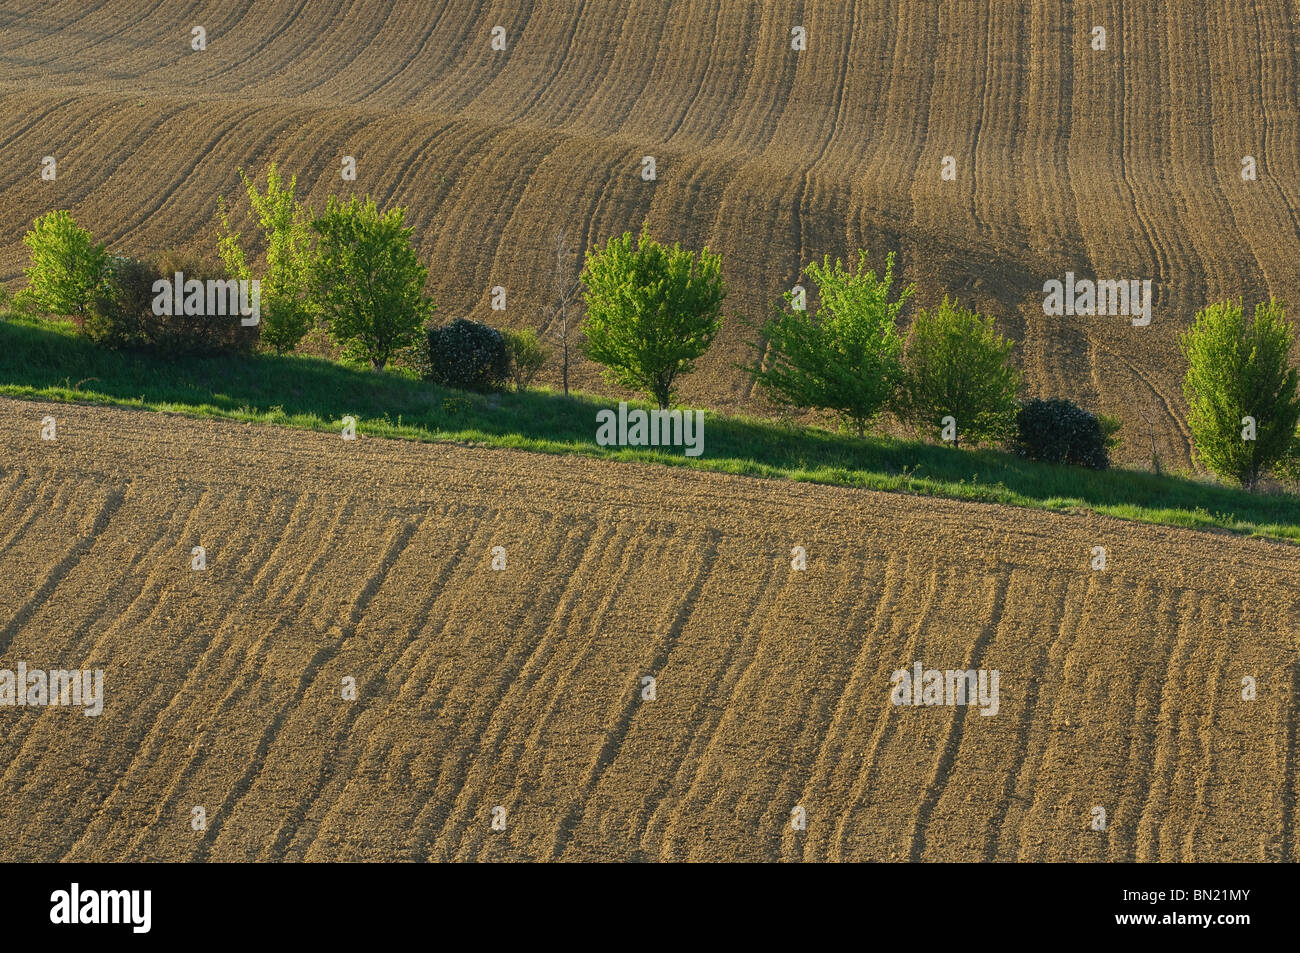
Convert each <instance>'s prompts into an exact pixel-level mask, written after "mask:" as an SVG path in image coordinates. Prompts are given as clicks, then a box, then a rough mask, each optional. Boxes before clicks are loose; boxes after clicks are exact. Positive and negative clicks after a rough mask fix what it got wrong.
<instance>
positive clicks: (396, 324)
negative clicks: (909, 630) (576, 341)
mask: <svg viewBox="0 0 1300 953" xmlns="http://www.w3.org/2000/svg"><path fill="white" fill-rule="evenodd" d="M239 174H240V180H241V182H242V184H243V186H244V191H245V194H246V195H247V197H248V201H249V209H250V211H251V213H252V215H253V216H254V217H255V219H256V223H257V226H258V228H259V230H260V241H261V243H262V251H261V252H260V253H259V254H256V255H254V254H253V253H252V252H251V251H250V250H249V249H246V248H245V246H244V245H243V243H242V241H241V236H240V234H239V233H238V232H236V231H235V230H234V228H233V227H232V225H231V221H230V216H229V213H228V211H227V209H226V204H225V201H224V199H223V200H222V201H221V202H220V213H221V217H220V222H221V224H220V229H219V232H218V242H217V251H218V253H219V256H220V259H221V263H222V266H224V267H221V266H215V265H213V264H211V263H210V262H205V261H203V260H202V259H198V258H195V257H194V256H192V255H179V254H177V253H175V252H168V253H163V254H161V255H157V256H153V257H149V258H144V259H137V258H134V257H131V256H128V255H121V254H110V253H109V252H108V251H107V250H106V249H105V247H104V246H103V245H101V244H99V243H97V242H95V240H94V238H93V236H91V234H90V233H89V232H88V231H87V230H86V229H84V228H82V227H80V226H79V225H77V223H76V222H75V221H74V220H73V218H72V216H71V214H70V213H69V212H68V211H66V210H59V211H54V212H50V213H48V214H46V215H42V216H40V217H39V218H37V219H36V220H35V221H34V222H33V224H32V228H31V230H30V231H28V232H27V234H26V235H25V236H24V238H23V241H24V243H25V244H26V245H27V246H28V248H29V250H30V252H31V263H30V265H29V266H28V267H27V268H26V275H27V279H28V287H27V288H26V289H25V290H24V291H23V292H22V293H21V294H20V295H19V296H18V297H17V298H15V300H14V303H13V306H14V307H15V308H17V307H20V306H27V305H35V306H36V307H38V308H40V309H43V310H44V311H45V312H47V313H51V314H60V315H67V316H70V317H71V318H72V319H73V320H74V321H75V322H76V324H77V326H78V328H79V329H80V330H81V331H82V333H83V334H85V335H86V336H87V337H88V338H90V339H91V340H92V341H94V342H95V343H97V344H100V345H102V346H106V347H112V348H143V349H149V350H152V351H155V352H157V353H159V354H163V355H174V354H192V353H214V352H223V353H249V352H250V351H252V350H253V349H255V348H256V347H257V346H258V344H259V337H260V344H261V346H263V347H266V348H269V349H270V350H274V351H275V352H277V353H286V352H289V351H292V350H294V349H295V347H297V345H298V343H299V342H300V341H301V339H302V337H303V335H304V334H305V333H306V332H307V330H309V329H310V327H311V326H312V325H313V324H316V323H319V324H320V326H321V327H323V328H324V329H325V330H326V331H327V332H328V333H329V334H330V335H331V336H332V337H333V338H334V339H335V340H336V341H337V342H338V343H339V344H340V345H341V347H342V349H343V353H344V355H345V357H347V358H348V359H350V360H356V361H362V362H365V363H368V364H369V365H370V366H371V367H372V368H373V369H374V370H376V371H382V370H383V369H384V368H386V367H387V366H388V365H389V364H390V363H392V362H393V361H394V360H395V359H396V358H398V357H399V356H400V355H403V354H406V353H414V354H415V355H416V358H415V361H416V365H417V370H419V372H420V373H421V376H423V377H425V378H426V379H429V380H431V381H434V382H436V383H439V384H441V385H444V386H450V387H457V388H461V389H476V390H494V389H499V388H502V387H504V386H506V385H507V384H508V383H513V385H514V388H515V390H516V391H522V390H525V389H526V388H527V387H528V386H529V384H530V383H531V382H532V381H533V380H534V378H535V377H536V375H537V374H538V373H539V371H540V369H541V367H542V366H543V365H544V364H545V363H546V361H547V359H548V356H549V349H548V348H547V347H545V346H544V345H543V344H542V343H541V339H540V337H539V336H538V334H537V332H536V331H534V330H530V329H521V330H514V329H511V330H505V331H499V330H497V329H495V328H492V327H490V326H488V325H482V324H478V323H477V322H473V321H467V320H464V319H459V320H457V321H453V322H451V323H450V324H447V325H445V326H443V327H441V328H439V327H433V326H432V325H431V324H430V323H429V322H430V318H431V315H432V313H433V311H434V302H433V300H432V298H430V297H429V296H428V295H427V294H426V293H425V290H424V289H425V286H426V284H427V278H428V273H427V269H426V267H425V266H424V264H423V263H422V262H421V260H420V257H419V255H418V253H417V252H416V250H415V248H414V246H413V244H412V241H411V235H412V229H411V228H410V227H408V226H407V225H406V224H405V210H403V209H401V208H394V209H389V210H387V211H381V210H380V209H379V208H378V207H377V206H376V204H375V203H374V201H373V200H372V199H370V198H369V197H366V198H365V199H364V200H359V199H357V198H356V197H353V198H351V199H350V200H349V201H347V202H343V201H340V200H338V199H337V198H335V197H331V198H330V199H329V200H328V203H327V205H326V208H325V210H324V212H322V213H321V214H319V215H315V214H314V213H313V212H312V211H311V209H310V208H309V207H307V206H304V205H303V204H301V203H300V202H298V201H297V199H296V197H295V191H296V186H297V182H296V179H295V178H292V177H291V178H289V180H288V181H287V182H286V181H285V180H284V179H283V177H282V176H281V175H280V173H279V171H278V169H277V168H276V166H275V165H274V164H272V165H271V166H270V167H269V168H268V170H267V172H266V184H265V188H264V189H261V188H259V187H258V186H257V185H256V184H255V183H254V182H253V181H252V180H251V179H250V178H249V177H248V176H247V175H246V174H245V173H244V172H243V170H240V173H239ZM894 265H895V256H894V254H892V253H891V254H889V255H888V256H887V257H886V260H885V269H884V273H883V274H882V275H877V273H876V272H875V271H874V270H872V269H870V268H868V267H867V262H866V253H865V252H859V255H858V260H857V263H856V265H855V266H854V267H853V268H846V267H845V266H844V264H843V263H842V262H841V261H840V260H839V259H836V260H835V261H834V262H832V261H831V259H830V258H829V256H827V257H825V258H823V260H822V261H821V262H812V263H810V264H809V265H808V266H807V267H806V268H805V269H804V271H803V274H804V275H806V276H807V277H808V278H809V279H810V280H811V281H812V283H813V284H814V285H815V287H816V308H815V310H814V311H812V312H811V313H809V312H808V311H806V310H804V309H802V308H796V307H795V306H794V305H795V296H794V294H793V293H787V294H786V295H785V296H784V298H785V302H784V303H785V307H784V308H783V309H781V310H779V311H778V313H777V314H776V315H775V316H774V317H772V318H771V319H769V320H768V321H767V322H766V323H765V324H764V325H763V326H762V329H761V330H762V340H761V341H760V342H759V343H758V344H757V345H756V347H757V348H758V350H759V355H760V356H759V358H758V359H757V360H756V361H755V362H754V363H753V364H752V365H750V366H748V367H746V368H745V369H746V370H747V371H748V372H749V373H750V374H751V375H752V376H753V377H754V379H755V380H756V381H757V383H758V384H759V386H760V387H761V388H762V389H763V390H764V392H766V393H767V394H768V395H769V396H770V397H771V398H772V399H774V400H775V401H776V402H778V403H782V404H786V405H789V406H792V407H795V408H799V409H802V410H821V411H829V412H831V413H834V414H836V415H838V416H839V417H840V418H841V419H842V420H844V421H845V422H846V423H847V424H848V425H849V426H850V427H851V428H852V429H853V430H854V431H855V432H856V433H857V434H858V435H859V436H863V435H865V433H866V431H867V429H868V428H869V427H871V426H872V425H873V424H874V422H875V421H876V419H877V418H878V417H879V416H880V414H881V413H883V412H884V411H885V410H891V411H892V412H893V414H894V415H895V416H896V417H897V418H898V419H899V420H900V421H902V422H904V423H907V424H910V425H911V426H913V427H915V428H917V429H918V430H920V431H922V432H924V433H927V434H928V435H930V436H931V437H932V438H933V437H938V438H939V439H942V440H945V441H946V442H949V443H951V444H952V445H953V446H954V447H958V446H960V445H963V444H965V445H968V446H969V445H971V444H981V443H984V444H992V445H999V444H1000V445H1002V446H1005V447H1007V448H1008V449H1010V450H1012V451H1014V452H1016V453H1019V454H1021V455H1023V456H1025V457H1027V458H1031V459H1036V460H1043V461H1052V462H1059V463H1067V464H1073V465H1078V466H1086V467H1092V468H1104V467H1106V466H1107V465H1108V464H1109V452H1110V451H1111V450H1113V448H1114V446H1115V445H1116V444H1117V442H1118V438H1117V436H1116V432H1117V430H1118V428H1119V422H1118V421H1116V420H1115V419H1114V418H1109V417H1106V416H1104V415H1098V414H1092V413H1090V412H1088V411H1087V410H1085V409H1083V408H1081V407H1079V406H1078V405H1076V404H1074V403H1073V402H1071V401H1068V400H1065V399H1061V398H1052V399H1047V400H1041V399H1033V400H1029V401H1022V400H1021V399H1020V398H1019V396H1018V393H1017V391H1018V389H1019V386H1020V376H1019V373H1018V371H1017V370H1016V367H1015V363H1014V360H1013V343H1012V342H1011V341H1009V340H1007V339H1006V338H1004V337H1003V336H1001V335H1000V334H999V333H998V332H997V330H996V328H995V326H994V324H993V320H992V318H990V317H988V316H986V315H981V314H979V313H978V312H976V311H974V310H972V309H970V308H966V307H963V306H961V305H960V304H959V303H958V302H956V301H950V300H949V299H948V298H947V297H945V298H944V299H943V301H942V302H941V303H940V304H939V306H938V308H937V309H935V310H933V311H930V310H927V309H924V308H923V309H920V310H919V312H918V314H917V315H916V317H915V319H914V320H913V321H912V324H911V328H910V330H909V333H908V334H907V337H906V342H904V339H903V336H902V335H901V334H900V332H899V320H900V316H901V315H902V313H903V311H904V309H905V307H906V305H907V304H908V302H909V300H910V299H911V298H912V296H913V294H914V288H913V286H912V285H906V286H904V287H901V288H899V289H897V290H895V288H894V283H895V277H894ZM175 271H183V272H184V273H185V274H186V276H187V278H189V277H193V278H198V279H199V280H204V279H206V278H213V279H222V278H229V277H233V278H237V279H242V280H253V279H256V280H258V281H260V282H261V283H262V289H261V291H262V294H261V301H262V321H261V324H260V326H259V327H254V328H249V327H247V326H244V325H242V324H241V323H240V322H238V321H231V320H229V316H209V315H183V314H176V315H172V314H164V315H160V314H156V313H154V307H153V298H154V295H153V288H154V284H155V282H157V281H159V280H164V279H169V278H170V277H171V276H172V274H173V273H174V272H175ZM223 272H224V274H223ZM579 284H580V287H581V288H582V290H583V298H584V299H585V302H586V305H587V315H586V319H585V321H584V323H583V325H582V330H583V332H584V335H585V340H584V341H583V344H582V346H583V349H584V351H585V352H586V354H587V355H588V357H590V358H591V359H592V360H594V361H597V362H598V363H601V364H603V365H604V366H605V368H606V371H607V374H608V376H609V379H610V380H611V381H613V382H614V383H616V384H619V385H620V386H623V387H628V388H630V389H634V390H638V391H641V392H643V393H647V394H649V395H650V396H651V397H652V398H653V399H654V400H656V401H657V402H658V404H659V406H660V408H661V409H666V408H667V407H668V405H669V403H670V401H671V400H672V398H673V396H674V391H675V385H676V383H677V381H678V380H679V379H680V378H681V376H682V375H684V374H688V373H690V372H691V370H693V368H694V363H695V361H696V360H697V359H698V358H699V357H700V356H702V355H703V354H704V353H705V352H706V351H707V349H708V347H709V346H710V344H711V343H712V341H713V339H714V337H715V336H716V335H717V333H718V331H719V330H720V329H721V326H722V302H723V300H724V299H725V297H726V293H727V288H726V282H725V279H724V278H723V275H722V261H721V258H720V256H718V255H716V254H713V253H711V252H709V250H708V249H707V248H705V249H704V250H702V251H701V252H698V253H697V252H694V251H690V250H686V249H683V248H681V246H680V245H677V244H674V245H673V246H672V247H669V246H667V245H665V244H663V243H661V242H659V241H657V240H655V239H654V238H653V237H651V235H650V233H649V230H648V228H646V227H643V228H642V230H641V233H640V235H639V236H636V237H634V236H633V235H632V233H631V232H625V233H623V234H622V235H621V236H618V237H615V238H611V239H609V240H608V241H607V242H606V243H605V244H604V245H603V246H600V245H598V246H595V247H593V248H592V249H590V250H589V251H588V252H587V255H586V260H585V267H584V268H583V270H582V273H581V275H580V276H579ZM6 297H7V296H6ZM1294 341H1295V332H1294V328H1293V327H1292V325H1291V324H1290V323H1289V322H1288V321H1287V319H1286V315H1285V309H1284V307H1283V305H1282V303H1281V302H1279V301H1276V300H1270V301H1269V302H1267V303H1261V304H1259V305H1257V306H1256V307H1255V310H1254V314H1253V316H1252V317H1251V318H1250V319H1249V320H1248V319H1247V317H1246V315H1245V313H1244V311H1243V308H1242V306H1241V304H1240V303H1239V302H1238V303H1232V302H1217V303H1214V304H1211V305H1209V306H1207V307H1206V308H1204V309H1202V310H1201V311H1199V312H1198V313H1197V315H1196V318H1195V320H1194V322H1193V324H1192V326H1191V328H1190V329H1189V330H1188V331H1187V332H1186V333H1184V334H1183V335H1182V337H1181V338H1180V345H1181V348H1182V351H1183V354H1184V355H1185V357H1186V359H1187V362H1188V369H1187V374H1186V377H1185V379H1184V384H1183V386H1184V393H1185V395H1186V397H1187V400H1188V404H1189V407H1190V413H1189V415H1188V425H1189V427H1190V429H1191V431H1192V437H1193V443H1194V448H1195V453H1196V456H1197V459H1198V460H1199V461H1200V462H1201V463H1202V464H1203V465H1204V466H1205V467H1206V468H1207V469H1209V470H1210V471H1211V472H1213V473H1215V474H1217V475H1219V476H1221V477H1223V478H1225V479H1230V480H1233V481H1236V482H1238V483H1239V484H1240V485H1241V486H1243V487H1244V488H1246V489H1249V490H1253V489H1255V488H1257V486H1258V485H1259V482H1260V480H1261V479H1262V478H1263V476H1264V475H1265V474H1269V473H1271V474H1272V475H1273V476H1275V477H1277V478H1278V479H1280V480H1282V481H1284V482H1288V483H1292V484H1300V430H1297V427H1298V426H1300V372H1297V369H1296V368H1294V367H1292V366H1291V363H1290V352H1291V349H1292V346H1293V344H1294ZM946 424H951V425H953V426H952V427H951V428H949V427H947V426H946Z"/></svg>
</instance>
